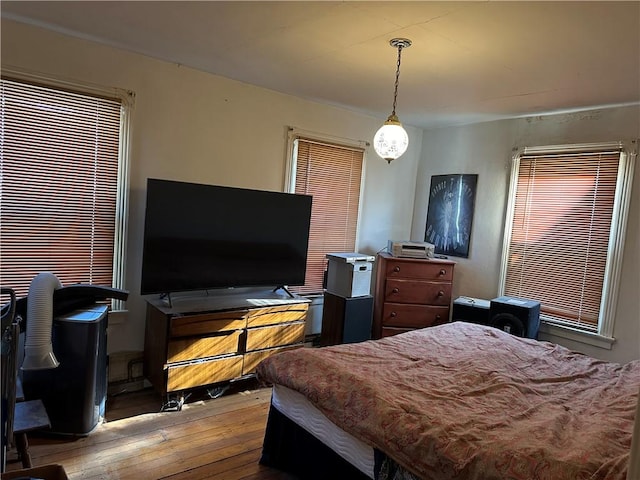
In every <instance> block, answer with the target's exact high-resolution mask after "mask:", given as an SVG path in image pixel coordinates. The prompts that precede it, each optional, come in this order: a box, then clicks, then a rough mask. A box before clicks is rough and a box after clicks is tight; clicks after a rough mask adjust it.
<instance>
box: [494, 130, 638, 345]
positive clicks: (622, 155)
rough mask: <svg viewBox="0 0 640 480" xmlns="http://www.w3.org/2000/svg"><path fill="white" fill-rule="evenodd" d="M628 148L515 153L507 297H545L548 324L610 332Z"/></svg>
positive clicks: (504, 277)
mask: <svg viewBox="0 0 640 480" xmlns="http://www.w3.org/2000/svg"><path fill="white" fill-rule="evenodd" d="M630 145H632V146H633V147H634V149H633V150H632V149H630V148H628V147H627V146H626V145H625V144H623V143H615V144H591V145H578V146H557V147H539V148H525V149H524V150H523V151H521V152H519V153H518V154H517V155H516V156H515V157H514V166H513V172H512V177H511V194H510V199H509V209H508V215H507V223H506V228H505V250H504V257H503V264H502V274H501V292H500V294H501V295H509V296H515V297H521V298H528V299H534V300H539V301H540V302H541V319H542V320H543V321H545V322H546V323H548V324H551V325H555V326H562V327H563V328H564V329H565V330H573V331H578V332H586V333H591V334H592V335H596V336H600V337H604V338H610V337H612V335H613V318H614V309H615V303H616V297H617V281H618V280H617V279H618V277H619V270H620V262H621V258H622V251H623V244H624V237H625V228H626V217H627V210H628V204H629V197H630V193H631V179H632V176H633V161H634V158H635V143H633V144H630Z"/></svg>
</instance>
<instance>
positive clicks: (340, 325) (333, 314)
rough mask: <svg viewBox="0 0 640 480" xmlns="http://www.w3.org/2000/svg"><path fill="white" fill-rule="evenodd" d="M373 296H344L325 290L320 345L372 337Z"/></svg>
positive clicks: (350, 341) (359, 340)
mask: <svg viewBox="0 0 640 480" xmlns="http://www.w3.org/2000/svg"><path fill="white" fill-rule="evenodd" d="M372 320H373V296H372V295H367V296H366V297H342V296H340V295H335V294H333V293H330V292H324V305H323V307H322V330H321V331H320V346H323V347H324V346H328V345H339V344H341V343H357V342H364V341H365V340H369V339H371V323H372Z"/></svg>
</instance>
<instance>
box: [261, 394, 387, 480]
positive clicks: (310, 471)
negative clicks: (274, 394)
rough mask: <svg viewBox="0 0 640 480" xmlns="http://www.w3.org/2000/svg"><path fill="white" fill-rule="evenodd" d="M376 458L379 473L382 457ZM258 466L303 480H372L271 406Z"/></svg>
mask: <svg viewBox="0 0 640 480" xmlns="http://www.w3.org/2000/svg"><path fill="white" fill-rule="evenodd" d="M375 458H376V467H375V469H376V471H378V470H379V465H378V461H379V459H381V455H378V452H375ZM260 464H261V465H265V466H267V467H273V468H277V469H278V470H282V471H284V472H288V473H291V474H292V475H295V476H297V477H300V478H304V479H305V480H306V479H309V480H326V479H328V478H349V479H353V480H371V479H370V478H369V477H368V476H367V475H365V474H364V473H363V472H361V471H360V470H359V469H357V468H356V467H354V466H353V465H351V464H350V463H349V462H347V461H346V460H345V459H344V458H342V457H341V456H340V455H338V454H337V453H335V452H334V451H333V450H332V449H331V448H329V447H328V446H326V445H325V444H324V443H322V442H321V441H320V440H318V439H317V438H316V437H314V436H313V435H312V434H310V433H309V432H307V431H306V430H305V429H303V428H302V427H300V426H298V425H297V424H296V423H295V422H293V421H292V420H290V419H289V418H287V417H286V416H285V415H283V414H282V413H280V412H279V411H278V409H276V408H275V407H274V406H273V405H272V406H271V408H270V409H269V416H268V419H267V428H266V431H265V436H264V444H263V446H262V456H261V458H260Z"/></svg>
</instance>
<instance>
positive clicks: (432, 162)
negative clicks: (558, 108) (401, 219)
mask: <svg viewBox="0 0 640 480" xmlns="http://www.w3.org/2000/svg"><path fill="white" fill-rule="evenodd" d="M638 137H640V107H639V106H630V107H619V108H611V109H602V110H592V111H588V112H581V113H565V114H556V115H549V116H540V117H529V118H520V119H513V120H501V121H494V122H487V123H481V124H475V125H469V126H464V127H456V128H445V129H438V130H431V131H426V132H425V134H424V137H423V145H422V159H421V162H420V166H419V168H418V179H417V187H416V202H415V207H414V219H413V225H412V230H411V232H412V238H413V239H414V240H421V239H423V238H424V231H425V221H426V217H427V204H428V191H429V186H430V182H431V176H432V175H441V174H448V173H477V174H478V188H477V193H476V204H475V214H474V219H473V226H472V233H471V246H470V251H469V257H468V258H467V259H464V258H454V257H451V258H452V259H453V260H456V261H457V265H456V267H455V283H454V298H455V297H457V296H459V295H465V296H470V297H477V298H484V299H491V298H495V297H496V296H497V292H498V280H499V275H500V259H501V254H502V239H503V225H504V218H505V212H506V203H507V196H508V189H509V176H510V167H511V156H512V150H513V149H515V148H519V147H525V146H537V145H561V144H570V143H590V142H601V141H602V142H604V141H617V140H627V139H633V138H638ZM639 224H640V166H638V165H637V166H636V169H635V175H634V186H633V192H632V199H631V211H630V214H629V223H628V227H627V235H626V244H625V251H624V261H623V268H622V282H621V287H620V291H619V299H618V302H617V308H616V314H617V315H616V317H617V318H616V322H615V330H614V337H615V338H616V342H615V343H614V345H613V347H612V349H611V350H607V349H602V348H598V347H592V346H589V345H585V344H583V343H578V342H572V341H569V340H565V339H561V338H544V339H545V340H552V341H555V342H557V343H560V344H563V345H565V346H567V347H569V348H572V349H574V350H577V351H581V352H583V353H587V354H590V355H592V356H594V357H596V358H602V359H604V360H610V361H616V362H620V363H625V362H627V361H629V360H632V359H637V358H640V300H639V299H640V287H639V286H640V256H639V255H640V234H639V227H640V225H639Z"/></svg>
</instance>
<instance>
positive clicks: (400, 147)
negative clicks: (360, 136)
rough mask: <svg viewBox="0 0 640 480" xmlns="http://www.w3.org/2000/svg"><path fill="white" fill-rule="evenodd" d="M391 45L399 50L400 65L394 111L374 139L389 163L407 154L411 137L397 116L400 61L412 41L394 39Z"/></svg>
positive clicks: (395, 90)
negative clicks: (404, 50) (403, 50)
mask: <svg viewBox="0 0 640 480" xmlns="http://www.w3.org/2000/svg"><path fill="white" fill-rule="evenodd" d="M389 45H391V46H392V47H393V48H397V49H398V63H397V67H396V83H395V89H394V91H393V111H392V112H391V115H389V118H387V121H386V122H384V124H383V125H382V127H380V128H379V129H378V131H377V132H376V134H375V136H374V137H373V148H374V149H375V151H376V153H377V154H378V155H380V157H382V158H384V159H385V160H386V161H387V162H388V163H391V160H395V159H396V158H398V157H400V156H401V155H402V154H403V153H404V152H406V150H407V147H408V146H409V136H408V135H407V132H406V131H405V129H404V128H402V124H401V123H400V120H398V117H397V115H396V100H397V98H398V80H399V78H400V60H401V57H402V49H403V48H408V47H410V46H411V40H409V39H407V38H392V39H391V40H389Z"/></svg>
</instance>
